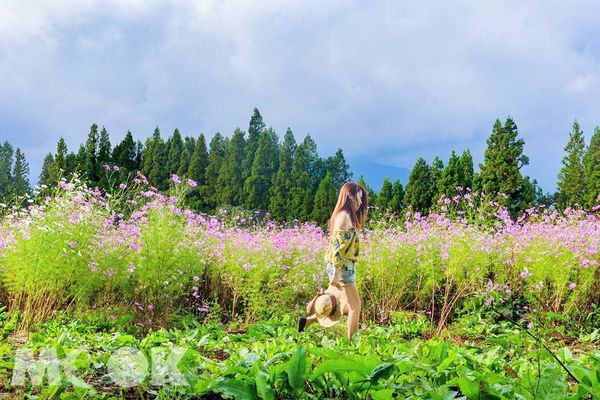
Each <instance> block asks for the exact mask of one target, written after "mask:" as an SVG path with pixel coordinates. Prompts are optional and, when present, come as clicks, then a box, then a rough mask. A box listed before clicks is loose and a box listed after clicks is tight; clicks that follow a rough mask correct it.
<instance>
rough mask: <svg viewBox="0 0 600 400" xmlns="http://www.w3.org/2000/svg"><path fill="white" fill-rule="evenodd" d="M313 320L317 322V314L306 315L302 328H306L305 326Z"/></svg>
mask: <svg viewBox="0 0 600 400" xmlns="http://www.w3.org/2000/svg"><path fill="white" fill-rule="evenodd" d="M313 322H317V316H316V315H315V314H312V315H309V316H308V317H306V325H304V328H305V329H306V327H307V326H309V325H310V324H312V323H313Z"/></svg>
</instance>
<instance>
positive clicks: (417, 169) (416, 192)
mask: <svg viewBox="0 0 600 400" xmlns="http://www.w3.org/2000/svg"><path fill="white" fill-rule="evenodd" d="M433 191H434V185H433V177H432V175H431V168H430V167H429V165H427V161H425V159H424V158H423V157H419V159H418V160H417V162H416V163H415V166H414V167H413V169H412V171H411V172H410V176H409V178H408V183H407V184H406V194H405V196H404V203H405V204H406V205H407V206H408V207H410V208H411V209H412V210H414V211H419V212H421V213H424V214H426V213H427V212H428V211H429V208H430V207H431V205H432V198H433Z"/></svg>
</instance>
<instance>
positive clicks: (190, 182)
mask: <svg viewBox="0 0 600 400" xmlns="http://www.w3.org/2000/svg"><path fill="white" fill-rule="evenodd" d="M187 183H188V185H190V186H191V187H196V186H198V183H196V181H195V180H193V179H188V180H187Z"/></svg>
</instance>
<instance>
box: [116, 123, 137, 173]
mask: <svg viewBox="0 0 600 400" xmlns="http://www.w3.org/2000/svg"><path fill="white" fill-rule="evenodd" d="M135 157H136V143H135V141H134V140H133V135H132V134H131V132H130V131H127V134H125V137H124V138H123V140H122V141H121V142H120V143H119V144H118V145H116V146H115V147H114V149H113V151H112V160H113V162H114V163H115V164H116V165H118V166H119V167H120V168H121V169H122V170H123V169H124V170H126V172H128V173H131V172H136V170H137V165H136V160H135Z"/></svg>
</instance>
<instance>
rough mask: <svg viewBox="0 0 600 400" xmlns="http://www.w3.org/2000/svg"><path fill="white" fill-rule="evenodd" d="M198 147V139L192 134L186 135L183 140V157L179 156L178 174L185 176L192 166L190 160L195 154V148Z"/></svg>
mask: <svg viewBox="0 0 600 400" xmlns="http://www.w3.org/2000/svg"><path fill="white" fill-rule="evenodd" d="M195 147H196V139H194V138H193V137H190V136H186V137H185V139H184V141H183V149H182V150H181V157H180V158H179V160H180V161H179V169H178V170H177V175H179V176H185V175H186V174H187V171H188V169H189V168H190V161H191V160H192V155H193V154H194V148H195Z"/></svg>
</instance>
